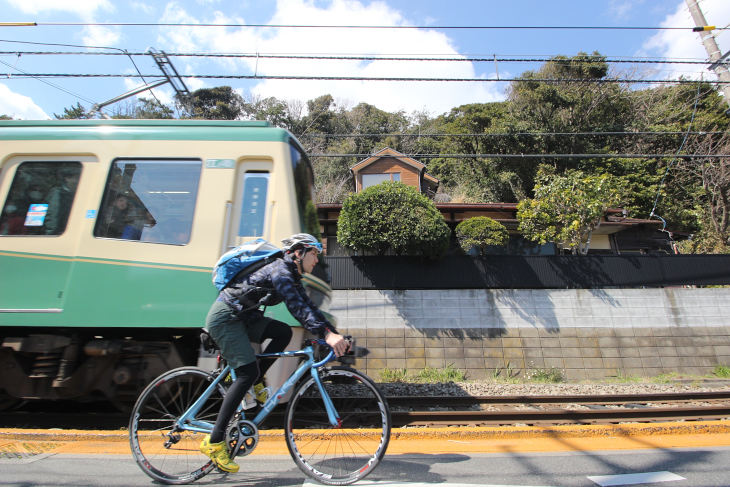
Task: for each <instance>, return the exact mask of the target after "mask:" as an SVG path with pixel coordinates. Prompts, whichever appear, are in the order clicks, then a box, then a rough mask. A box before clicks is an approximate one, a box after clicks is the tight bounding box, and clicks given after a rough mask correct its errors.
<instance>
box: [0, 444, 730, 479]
mask: <svg viewBox="0 0 730 487" xmlns="http://www.w3.org/2000/svg"><path fill="white" fill-rule="evenodd" d="M241 464H242V468H241V471H240V472H239V473H237V474H232V475H222V474H219V473H212V474H210V475H208V476H207V477H205V478H203V479H202V480H200V481H198V482H196V483H195V484H193V485H224V486H236V487H239V486H241V487H279V486H297V487H298V486H304V487H310V486H313V485H317V484H312V483H311V482H309V481H308V480H307V479H306V478H305V476H304V474H302V473H301V472H300V471H299V469H298V468H297V467H296V466H295V465H294V463H293V461H292V460H291V458H290V457H289V456H288V455H287V456H284V455H254V456H250V457H247V458H245V459H243V460H242V461H241ZM613 476H619V477H613ZM616 482H619V483H616ZM626 482H628V483H626ZM0 484H1V485H3V486H7V487H31V486H32V487H42V486H65V485H72V486H76V487H102V486H105V487H106V486H125V487H132V486H154V485H158V484H154V483H153V482H152V480H151V479H149V478H148V477H147V476H145V475H144V474H143V473H142V471H141V470H140V469H139V467H138V466H137V465H136V463H135V462H134V461H133V460H132V458H131V456H130V455H78V454H53V453H48V454H41V455H36V456H34V457H31V458H27V459H23V460H17V459H0ZM394 484H397V485H398V487H426V486H430V485H432V484H434V485H435V484H438V487H456V486H471V485H474V486H482V487H486V486H490V487H491V486H520V487H523V486H553V487H588V486H591V487H595V486H602V487H603V486H609V485H633V486H657V487H672V486H676V487H713V486H718V487H726V486H728V485H730V447H701V448H673V449H652V450H641V451H636V450H630V451H624V450H620V451H580V452H576V451H572V452H543V453H521V452H518V451H515V452H512V453H494V454H485V453H478V454H463V453H462V454H449V453H444V454H403V455H398V454H395V455H387V456H386V458H385V460H384V461H383V462H382V463H381V464H380V466H379V467H378V469H377V470H376V471H375V472H373V474H372V475H370V477H368V478H367V479H366V480H365V481H362V482H360V483H358V484H356V485H358V486H361V487H368V486H377V487H385V486H389V485H394ZM448 484H451V485H448Z"/></svg>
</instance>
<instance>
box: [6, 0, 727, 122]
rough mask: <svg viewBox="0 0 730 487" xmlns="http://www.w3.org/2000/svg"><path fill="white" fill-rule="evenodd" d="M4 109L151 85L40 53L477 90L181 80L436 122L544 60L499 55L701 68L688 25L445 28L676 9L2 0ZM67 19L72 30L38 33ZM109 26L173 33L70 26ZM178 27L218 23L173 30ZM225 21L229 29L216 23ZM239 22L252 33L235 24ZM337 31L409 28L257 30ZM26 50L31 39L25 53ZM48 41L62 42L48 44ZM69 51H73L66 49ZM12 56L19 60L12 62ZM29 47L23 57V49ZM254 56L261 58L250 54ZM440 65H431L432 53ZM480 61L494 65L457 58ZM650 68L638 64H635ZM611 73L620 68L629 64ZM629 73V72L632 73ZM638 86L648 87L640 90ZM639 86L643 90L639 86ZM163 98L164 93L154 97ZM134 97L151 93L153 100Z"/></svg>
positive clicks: (656, 16) (637, 17)
mask: <svg viewBox="0 0 730 487" xmlns="http://www.w3.org/2000/svg"><path fill="white" fill-rule="evenodd" d="M700 6H701V8H702V10H703V12H704V14H705V17H706V19H707V22H708V24H710V25H716V26H717V27H718V28H724V27H728V29H727V30H719V31H715V35H716V39H717V43H718V45H719V47H720V50H721V52H723V53H725V52H728V51H730V25H729V24H730V1H728V0H701V1H700ZM0 12H2V16H0V22H37V23H38V24H39V25H38V26H31V27H10V26H2V25H0V51H2V53H0V114H5V115H10V116H12V117H14V118H18V119H30V120H38V119H40V120H42V119H48V118H54V114H62V113H63V110H64V108H67V107H72V106H75V105H76V104H77V103H80V104H81V105H82V106H83V107H85V108H87V109H88V108H90V107H91V105H92V104H93V103H100V102H104V101H106V100H109V99H111V98H114V97H116V96H118V95H121V94H123V93H126V92H127V91H129V90H132V89H134V88H136V87H138V86H141V85H143V84H144V82H143V81H142V80H141V79H140V78H132V77H128V76H129V75H135V74H137V73H138V72H137V69H139V72H141V73H142V74H144V75H150V76H151V77H145V80H146V81H147V82H152V81H154V80H156V79H160V76H161V72H160V70H159V68H158V67H157V65H156V64H155V62H154V60H153V59H152V57H151V56H149V55H145V56H131V58H130V57H129V56H126V55H104V56H100V55H82V54H75V55H46V54H44V55H39V54H30V52H74V53H82V52H85V53H90V52H97V53H98V52H104V53H109V54H119V53H123V52H124V51H126V52H128V53H144V52H148V51H149V49H154V50H157V51H164V52H167V53H170V54H172V53H208V54H210V53H217V54H231V53H236V54H248V55H252V56H251V57H246V58H240V57H239V58H231V57H217V58H210V57H208V58H202V57H177V56H173V57H171V58H170V59H171V62H172V64H173V65H174V67H175V69H176V70H177V71H178V73H180V74H181V75H190V76H201V75H215V76H252V75H256V76H304V77H312V76H324V77H390V78H405V77H407V78H414V77H416V78H436V79H444V78H461V79H478V80H479V81H462V82H459V81H374V80H365V81H363V80H347V81H337V80H285V79H215V78H200V77H192V78H184V82H185V84H186V86H187V88H188V89H189V90H190V91H193V90H196V89H199V88H203V87H207V88H211V87H215V86H221V85H229V86H231V87H233V88H234V89H235V90H236V91H238V92H239V93H240V94H241V95H242V96H244V97H248V98H250V97H252V96H255V97H262V98H265V97H272V96H273V97H276V98H278V99H283V100H300V101H302V102H305V101H307V100H310V99H314V98H316V97H318V96H321V95H325V94H331V95H332V96H333V97H334V98H335V100H336V101H337V104H338V105H339V106H340V107H344V108H349V107H353V106H355V105H357V104H358V103H362V102H365V103H369V104H371V105H375V106H376V107H378V108H380V109H382V110H386V111H397V110H403V111H404V112H406V113H407V114H411V113H413V112H416V111H420V112H422V111H426V112H428V113H429V114H430V115H432V116H436V115H439V114H442V113H445V112H448V111H449V110H451V109H452V108H454V107H457V106H459V105H463V104H467V103H486V102H492V101H499V100H504V99H505V97H506V90H507V88H508V83H507V82H504V81H499V80H503V79H509V78H514V77H516V76H519V75H520V74H521V73H523V72H524V71H525V70H530V69H532V70H535V69H538V68H539V67H540V63H539V62H507V61H500V62H496V63H495V62H494V58H495V57H496V58H498V59H508V58H509V59H527V58H546V57H549V56H556V55H565V56H572V55H575V54H577V53H578V52H581V51H583V52H588V53H592V52H594V51H598V52H600V53H601V54H603V55H606V56H607V57H608V58H609V59H630V58H641V59H653V60H677V59H688V60H696V61H704V60H705V59H707V53H706V51H705V48H704V47H703V45H702V44H701V41H700V38H699V34H697V33H693V32H691V31H687V30H681V31H680V30H664V31H657V30H608V29H603V30H598V29H593V30H584V29H580V30H579V29H534V28H533V29H444V28H442V27H449V26H451V27H454V26H460V27H464V26H469V27H476V26H501V27H518V26H529V27H564V26H575V27H584V26H590V27H595V26H601V27H693V26H694V22H693V21H692V18H691V17H690V15H689V11H688V10H687V7H686V4H685V2H684V0H590V1H586V0H555V1H550V2H547V1H545V0H513V1H511V2H506V1H499V2H498V1H494V0H450V1H445V0H382V1H367V0H256V1H250V0H236V1H232V0H176V1H153V0H63V1H59V0H0ZM48 23H66V24H71V25H47V24H48ZM110 23H124V24H129V23H144V24H175V25H173V26H159V25H145V26H131V25H79V24H110ZM179 24H218V25H215V26H205V27H204V26H198V27H189V26H180V25H179ZM220 24H237V25H236V26H230V25H229V26H222V25H220ZM240 24H247V25H251V27H249V26H240ZM267 25H269V26H270V25H274V26H282V25H288V26H302V25H309V26H312V25H316V26H322V25H329V26H332V25H339V26H404V27H411V28H408V29H353V28H337V29H333V28H302V27H299V28H291V27H286V28H285V27H262V26H267ZM31 43H35V44H31ZM44 44H64V45H66V46H59V45H44ZM69 46H75V47H69ZM18 52H21V54H20V55H18ZM23 52H25V53H26V54H22V53H23ZM257 53H258V55H259V58H258V59H256V57H255V55H256V54H257ZM267 55H297V56H310V57H311V56H338V57H343V56H369V57H375V58H378V57H387V56H390V57H411V58H424V57H428V58H431V59H429V60H420V61H416V60H414V61H410V60H406V61H404V60H399V61H394V60H383V59H374V60H373V59H370V60H326V59H271V58H266V57H262V56H267ZM439 57H441V58H447V59H452V60H449V61H435V60H433V58H439ZM469 58H483V59H489V61H481V60H480V61H469V60H467V61H454V60H453V59H469ZM644 66H647V65H644ZM616 69H619V70H627V69H628V66H626V65H618V64H617V65H616ZM647 69H653V71H651V72H649V73H644V77H645V78H647V79H676V78H677V77H678V76H679V75H684V76H688V77H692V78H699V77H700V76H702V77H704V79H708V80H715V79H716V77H715V75H714V74H713V73H712V72H709V71H707V70H706V69H705V66H702V65H695V66H688V65H676V64H661V65H651V67H650V68H647ZM24 73H25V74H28V73H30V74H49V73H67V74H101V73H103V74H114V75H119V76H120V77H116V78H88V77H87V78H80V77H64V78H53V79H49V78H40V79H37V78H29V77H22V76H19V75H22V74H24ZM632 75H635V74H634V73H632ZM643 87H645V86H643ZM639 88H641V86H639ZM153 93H154V95H155V96H156V97H157V98H158V99H159V100H160V101H162V102H165V103H167V102H170V101H171V100H172V97H173V95H174V91H173V89H172V88H171V87H170V85H169V84H167V85H163V86H161V87H159V88H155V89H154V90H153ZM140 96H146V97H148V98H149V97H150V94H149V92H146V93H143V94H141V95H140Z"/></svg>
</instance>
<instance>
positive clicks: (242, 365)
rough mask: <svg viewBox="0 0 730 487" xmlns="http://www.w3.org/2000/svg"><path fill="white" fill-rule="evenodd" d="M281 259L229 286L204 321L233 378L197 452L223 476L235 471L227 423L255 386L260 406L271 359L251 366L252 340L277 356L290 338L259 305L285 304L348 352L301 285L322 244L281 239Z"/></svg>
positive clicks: (307, 238) (300, 237)
mask: <svg viewBox="0 0 730 487" xmlns="http://www.w3.org/2000/svg"><path fill="white" fill-rule="evenodd" d="M282 243H283V244H284V252H285V253H284V258H282V259H277V260H276V261H274V262H272V263H271V264H268V265H266V266H264V267H262V268H261V269H259V270H258V271H256V272H254V273H252V274H250V275H248V276H246V277H244V278H242V279H240V280H237V281H236V282H234V283H232V284H233V285H232V286H230V287H227V288H226V289H224V290H223V291H221V292H220V294H219V295H218V299H216V301H215V302H214V303H213V306H211V308H210V311H209V312H208V316H207V317H206V319H205V323H206V328H207V329H208V332H209V333H210V335H211V336H212V337H213V339H214V340H215V341H216V343H217V344H218V346H219V347H220V350H221V355H222V356H223V358H225V359H226V360H227V361H228V364H229V365H230V366H231V367H232V368H233V369H234V370H235V371H236V380H235V381H234V382H233V384H232V385H231V386H230V387H229V388H228V392H227V393H226V395H225V398H224V399H223V403H222V404H221V409H220V411H219V413H218V417H217V419H216V422H215V426H214V427H213V431H212V432H211V434H210V435H208V436H206V437H205V439H204V440H203V442H202V443H201V444H200V451H201V452H202V453H204V454H205V455H207V456H208V457H210V459H211V460H213V461H214V462H215V464H216V466H217V467H218V468H219V469H221V470H223V471H224V472H231V473H235V472H238V468H239V467H238V464H236V463H234V462H233V461H232V460H231V458H230V456H229V454H228V448H227V446H226V442H225V441H224V440H225V432H226V428H227V427H228V423H229V422H230V420H231V418H232V417H233V415H234V414H235V412H236V409H237V407H238V405H239V404H240V403H241V401H242V400H243V398H244V396H245V394H246V392H247V391H248V390H249V389H250V388H251V386H252V385H254V384H255V386H254V392H255V393H256V395H257V399H259V400H261V402H264V401H265V400H266V399H265V397H261V396H262V394H261V393H262V391H263V389H264V387H263V384H262V383H261V381H262V380H263V377H264V374H265V373H266V371H267V370H268V369H269V367H271V365H272V364H273V363H274V362H275V361H276V359H273V360H272V359H269V360H261V361H260V363H258V364H257V362H256V355H255V353H254V351H253V348H252V347H251V342H254V343H261V342H263V341H264V340H266V339H267V338H270V339H271V342H270V343H269V345H268V346H267V347H266V350H264V351H263V353H276V352H282V351H284V350H285V349H286V347H287V345H288V344H289V341H290V340H291V337H292V332H291V329H290V328H289V325H287V324H286V323H283V322H281V321H277V320H273V319H271V318H266V317H264V313H263V312H262V311H261V310H260V305H262V304H263V305H266V306H273V305H276V304H279V303H281V302H284V303H285V304H286V307H287V309H288V310H289V312H290V313H291V314H292V316H294V317H295V318H296V319H297V320H298V321H299V322H300V323H301V324H302V325H303V326H304V327H305V328H306V329H307V330H309V331H310V332H312V333H313V334H314V335H317V336H320V337H324V339H325V341H326V342H327V344H328V345H329V346H331V347H332V349H333V350H334V352H335V354H336V355H337V356H338V357H339V356H341V355H343V354H344V353H345V352H347V342H346V341H345V340H344V338H342V336H341V335H339V334H338V333H337V331H336V330H335V328H334V326H332V324H331V323H330V322H329V321H327V319H326V318H325V317H324V315H323V314H322V312H321V311H319V309H317V306H316V305H315V304H314V303H313V302H312V300H311V299H309V296H307V294H306V292H305V291H304V287H303V286H302V283H301V280H302V276H303V275H304V274H306V273H308V272H312V269H313V268H314V266H315V265H316V264H317V262H318V261H319V259H318V257H317V255H318V254H320V253H321V252H322V244H320V243H319V242H318V241H317V239H315V238H314V237H313V236H311V235H309V234H306V233H298V234H295V235H292V236H291V237H289V238H286V239H284V240H282Z"/></svg>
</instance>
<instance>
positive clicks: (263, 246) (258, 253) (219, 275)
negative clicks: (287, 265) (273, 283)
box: [213, 238, 284, 291]
mask: <svg viewBox="0 0 730 487" xmlns="http://www.w3.org/2000/svg"><path fill="white" fill-rule="evenodd" d="M282 257H284V252H283V251H282V250H281V249H280V248H278V247H276V246H275V245H273V244H271V243H269V242H267V241H266V240H264V239H263V238H257V239H256V240H252V241H251V242H248V243H245V244H243V245H241V246H238V247H236V248H235V249H232V250H229V251H228V252H226V253H225V254H223V255H222V256H221V258H220V259H218V262H216V264H215V266H214V267H213V284H215V287H216V288H218V290H219V291H222V290H223V289H225V288H226V287H228V286H229V285H230V283H231V281H233V280H234V279H236V278H239V279H240V278H241V277H244V276H247V275H249V274H252V273H254V272H256V271H257V270H259V269H261V268H262V267H263V266H265V265H267V264H271V263H272V262H274V261H275V260H276V259H280V258H282Z"/></svg>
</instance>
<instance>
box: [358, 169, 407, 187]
mask: <svg viewBox="0 0 730 487" xmlns="http://www.w3.org/2000/svg"><path fill="white" fill-rule="evenodd" d="M383 181H398V182H400V173H399V172H394V173H388V174H363V175H362V189H365V188H369V187H370V186H375V185H376V184H380V183H382V182H383Z"/></svg>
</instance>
